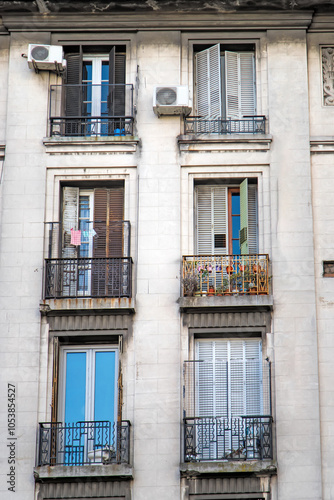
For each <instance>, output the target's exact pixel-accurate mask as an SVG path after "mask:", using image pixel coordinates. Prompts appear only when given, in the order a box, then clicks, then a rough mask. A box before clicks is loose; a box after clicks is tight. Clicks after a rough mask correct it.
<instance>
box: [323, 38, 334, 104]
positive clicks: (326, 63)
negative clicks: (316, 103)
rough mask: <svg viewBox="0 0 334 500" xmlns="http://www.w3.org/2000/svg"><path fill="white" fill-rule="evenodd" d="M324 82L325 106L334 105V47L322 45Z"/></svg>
mask: <svg viewBox="0 0 334 500" xmlns="http://www.w3.org/2000/svg"><path fill="white" fill-rule="evenodd" d="M321 60H322V82H323V99H324V105H325V106H334V47H322V49H321Z"/></svg>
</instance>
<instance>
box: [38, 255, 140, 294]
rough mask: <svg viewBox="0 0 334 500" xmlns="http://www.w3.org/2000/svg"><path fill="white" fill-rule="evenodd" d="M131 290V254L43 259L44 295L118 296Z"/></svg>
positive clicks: (130, 292)
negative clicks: (126, 255)
mask: <svg viewBox="0 0 334 500" xmlns="http://www.w3.org/2000/svg"><path fill="white" fill-rule="evenodd" d="M131 294H132V258H131V257H110V258H78V259H45V271H44V298H45V299H60V298H80V297H112V298H121V297H131Z"/></svg>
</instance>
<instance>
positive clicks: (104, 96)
mask: <svg viewBox="0 0 334 500" xmlns="http://www.w3.org/2000/svg"><path fill="white" fill-rule="evenodd" d="M108 94H109V85H107V84H106V83H104V84H103V85H102V86H101V101H105V102H106V101H107V99H108Z"/></svg>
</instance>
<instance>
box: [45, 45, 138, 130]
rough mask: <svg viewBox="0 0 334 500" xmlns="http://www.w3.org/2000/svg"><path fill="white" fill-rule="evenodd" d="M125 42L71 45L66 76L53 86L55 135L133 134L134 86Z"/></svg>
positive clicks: (51, 116) (67, 56)
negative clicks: (129, 76)
mask: <svg viewBox="0 0 334 500" xmlns="http://www.w3.org/2000/svg"><path fill="white" fill-rule="evenodd" d="M125 50H126V49H125V46H122V45H119V46H113V47H110V46H109V47H96V50H95V51H93V48H90V49H89V48H88V47H83V46H79V47H68V50H67V53H66V54H65V58H66V61H67V68H66V80H65V83H64V84H63V85H61V86H60V85H54V86H51V108H50V124H51V135H69V136H83V135H84V136H96V135H127V134H132V132H133V130H132V123H133V102H132V99H133V89H132V85H131V84H126V53H125Z"/></svg>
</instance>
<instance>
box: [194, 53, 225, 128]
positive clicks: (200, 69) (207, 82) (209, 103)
mask: <svg viewBox="0 0 334 500" xmlns="http://www.w3.org/2000/svg"><path fill="white" fill-rule="evenodd" d="M195 72H196V82H195V85H196V113H197V115H198V116H201V117H202V118H219V117H220V116H221V109H222V97H221V71H220V45H219V44H217V45H213V46H212V47H210V48H208V49H205V50H202V51H201V52H198V53H197V54H196V56H195Z"/></svg>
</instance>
